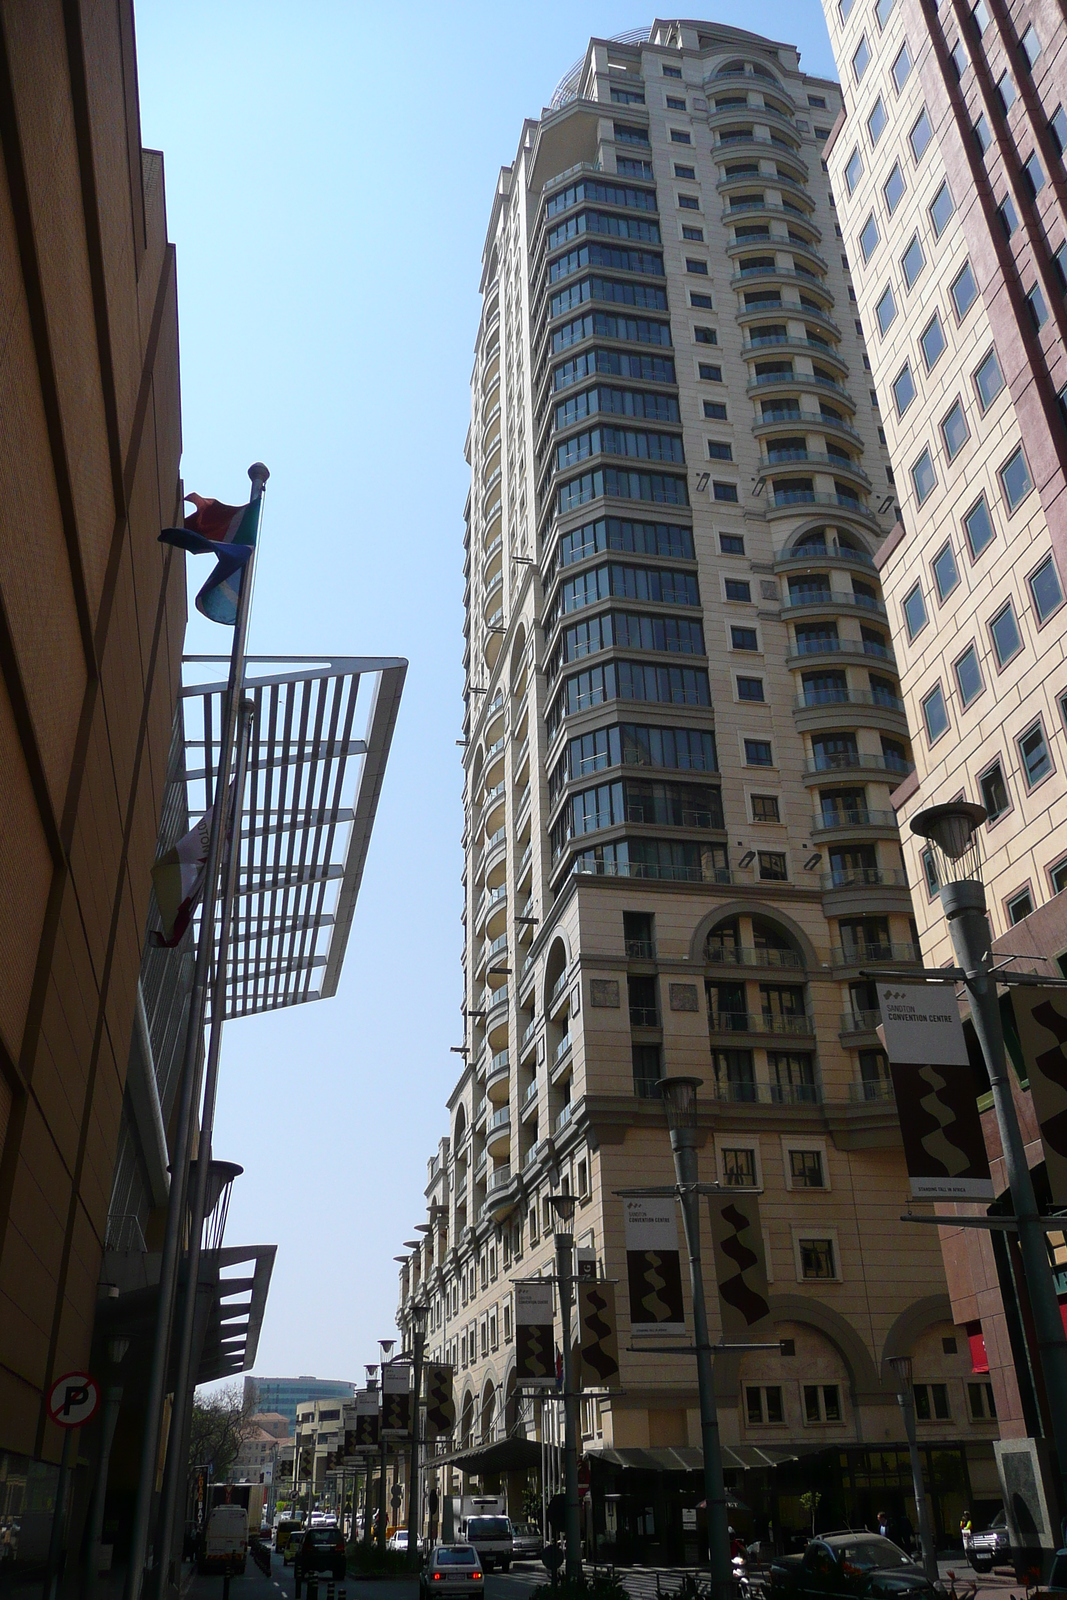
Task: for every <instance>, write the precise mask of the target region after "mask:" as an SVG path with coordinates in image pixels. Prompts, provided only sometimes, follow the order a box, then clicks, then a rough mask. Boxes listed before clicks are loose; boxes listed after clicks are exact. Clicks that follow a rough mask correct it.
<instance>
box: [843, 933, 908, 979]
mask: <svg viewBox="0 0 1067 1600" xmlns="http://www.w3.org/2000/svg"><path fill="white" fill-rule="evenodd" d="M830 959H831V964H832V966H833V968H834V971H835V972H837V971H851V970H852V969H853V968H859V967H885V966H901V965H906V966H912V965H916V966H921V965H922V952H921V951H920V949H919V946H918V945H917V944H911V943H903V944H898V943H895V942H891V941H890V940H888V939H887V940H885V941H884V942H882V943H878V944H854V945H848V946H842V945H835V946H834V948H833V950H832V951H831V954H830Z"/></svg>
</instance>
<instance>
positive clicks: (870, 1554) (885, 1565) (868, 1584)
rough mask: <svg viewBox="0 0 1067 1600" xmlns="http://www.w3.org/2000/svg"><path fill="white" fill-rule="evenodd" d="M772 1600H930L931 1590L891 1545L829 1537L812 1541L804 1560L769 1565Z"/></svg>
mask: <svg viewBox="0 0 1067 1600" xmlns="http://www.w3.org/2000/svg"><path fill="white" fill-rule="evenodd" d="M771 1595H772V1597H773V1600H831V1597H840V1600H851V1597H853V1596H859V1595H870V1596H877V1597H880V1600H887V1597H893V1600H896V1597H901V1600H904V1597H906V1600H927V1597H929V1600H932V1597H933V1595H934V1586H933V1584H932V1583H931V1582H930V1580H929V1578H928V1577H927V1576H926V1573H925V1572H924V1571H923V1569H922V1567H920V1566H918V1565H917V1564H916V1563H915V1562H914V1561H913V1560H912V1559H911V1557H910V1556H908V1555H905V1554H904V1551H903V1550H901V1549H900V1547H899V1546H898V1545H895V1544H894V1543H893V1542H892V1540H891V1539H883V1538H882V1537H881V1535H880V1534H877V1533H828V1534H823V1535H822V1536H821V1537H820V1538H818V1539H812V1541H811V1542H810V1544H809V1545H808V1546H807V1548H806V1549H805V1551H804V1553H803V1555H798V1556H778V1557H777V1558H776V1559H775V1560H774V1561H772V1563H771Z"/></svg>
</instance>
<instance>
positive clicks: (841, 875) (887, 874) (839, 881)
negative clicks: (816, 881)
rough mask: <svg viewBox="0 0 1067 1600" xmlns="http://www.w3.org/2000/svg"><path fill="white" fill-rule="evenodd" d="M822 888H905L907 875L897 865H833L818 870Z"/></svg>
mask: <svg viewBox="0 0 1067 1600" xmlns="http://www.w3.org/2000/svg"><path fill="white" fill-rule="evenodd" d="M819 878H820V881H821V883H822V887H823V890H824V891H826V890H828V889H873V888H877V887H882V888H889V889H906V888H907V887H908V880H907V877H906V876H905V874H904V873H903V872H901V871H900V869H899V868H898V867H835V868H834V869H833V870H832V871H830V872H820V874H819Z"/></svg>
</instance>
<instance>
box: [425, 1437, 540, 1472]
mask: <svg viewBox="0 0 1067 1600" xmlns="http://www.w3.org/2000/svg"><path fill="white" fill-rule="evenodd" d="M426 1465H427V1466H428V1467H445V1466H449V1467H459V1469H460V1471H461V1472H471V1473H477V1474H479V1475H481V1474H482V1473H487V1472H524V1471H526V1470H527V1469H528V1468H530V1467H539V1466H540V1465H541V1444H540V1441H539V1440H537V1439H494V1440H492V1442H491V1443H489V1444H476V1445H468V1447H467V1448H466V1449H465V1450H452V1451H450V1452H449V1454H448V1455H445V1456H431V1457H429V1458H428V1460H427V1463H426Z"/></svg>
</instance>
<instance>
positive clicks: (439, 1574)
mask: <svg viewBox="0 0 1067 1600" xmlns="http://www.w3.org/2000/svg"><path fill="white" fill-rule="evenodd" d="M446 1590H447V1592H448V1593H449V1594H456V1595H459V1594H462V1595H469V1596H470V1600H482V1596H483V1595H484V1593H485V1579H484V1577H483V1575H482V1564H481V1560H480V1558H479V1556H478V1552H477V1550H475V1549H474V1547H473V1545H469V1544H439V1545H437V1546H436V1547H435V1548H434V1549H433V1550H432V1551H431V1552H430V1554H429V1556H428V1557H427V1559H426V1564H425V1565H424V1567H423V1569H422V1571H421V1573H420V1574H419V1600H431V1597H432V1596H433V1594H434V1593H435V1592H436V1593H437V1594H441V1593H442V1592H443V1591H446Z"/></svg>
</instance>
